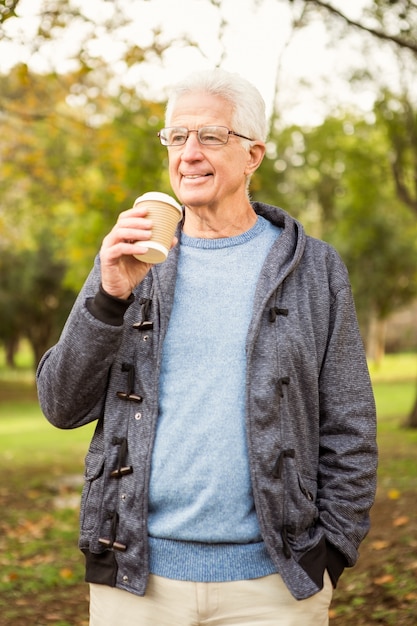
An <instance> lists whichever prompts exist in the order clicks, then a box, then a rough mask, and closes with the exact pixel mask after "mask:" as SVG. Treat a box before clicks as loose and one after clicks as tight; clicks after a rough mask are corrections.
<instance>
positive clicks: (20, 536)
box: [7, 514, 54, 543]
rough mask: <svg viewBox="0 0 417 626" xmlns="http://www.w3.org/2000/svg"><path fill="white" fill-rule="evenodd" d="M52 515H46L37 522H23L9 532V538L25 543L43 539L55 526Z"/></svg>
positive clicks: (25, 520)
mask: <svg viewBox="0 0 417 626" xmlns="http://www.w3.org/2000/svg"><path fill="white" fill-rule="evenodd" d="M53 523H54V519H53V517H52V515H49V514H48V515H44V516H42V517H41V518H40V519H38V520H36V521H32V520H30V519H23V520H21V521H20V522H19V523H18V524H17V525H16V526H15V527H13V528H9V529H8V530H7V536H8V537H10V538H13V539H16V540H17V541H19V542H20V543H25V542H27V541H31V540H33V539H42V538H43V537H44V535H45V534H46V532H48V531H49V530H50V528H51V527H52V526H53Z"/></svg>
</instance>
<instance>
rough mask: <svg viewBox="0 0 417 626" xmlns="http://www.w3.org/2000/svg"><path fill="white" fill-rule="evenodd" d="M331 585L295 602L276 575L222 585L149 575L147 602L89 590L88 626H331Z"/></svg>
mask: <svg viewBox="0 0 417 626" xmlns="http://www.w3.org/2000/svg"><path fill="white" fill-rule="evenodd" d="M331 598H332V584H331V582H330V578H329V576H328V574H327V572H326V573H325V578H324V587H323V590H322V591H321V592H320V593H318V594H316V595H314V596H312V597H311V598H308V599H307V600H295V599H294V598H293V596H292V595H291V594H290V592H289V591H288V589H287V587H286V586H285V584H284V583H283V581H282V579H281V577H280V576H279V575H278V574H272V575H271V576H265V577H264V578H255V579H254V580H243V581H237V582H223V583H194V582H184V581H178V580H169V579H167V578H161V577H160V576H154V575H151V576H150V579H149V584H148V587H147V590H146V594H145V596H143V597H141V596H136V595H134V594H132V593H129V592H127V591H122V590H120V589H116V588H112V587H107V586H104V585H95V584H91V585H90V626H116V625H117V626H203V625H204V626H227V625H229V624H233V625H234V626H328V623H329V618H328V612H329V605H330V601H331Z"/></svg>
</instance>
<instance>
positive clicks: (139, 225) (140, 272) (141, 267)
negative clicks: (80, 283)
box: [100, 208, 152, 298]
mask: <svg viewBox="0 0 417 626" xmlns="http://www.w3.org/2000/svg"><path fill="white" fill-rule="evenodd" d="M151 229H152V221H151V220H149V219H147V218H146V211H144V210H143V209H138V208H133V209H129V210H128V211H123V213H121V214H120V215H119V218H118V220H117V222H116V224H115V225H114V227H113V228H112V230H111V231H110V232H109V233H108V235H106V237H104V239H103V243H102V247H101V250H100V260H101V279H102V285H103V288H104V289H105V290H106V291H107V292H108V293H110V294H111V295H113V296H116V297H119V298H127V297H129V295H130V293H131V292H132V290H133V289H134V288H135V287H136V285H138V284H139V283H140V282H141V281H142V280H143V278H144V277H145V275H146V274H147V272H148V271H149V269H150V267H151V266H150V265H149V264H146V263H139V262H138V261H137V259H136V258H135V257H134V256H133V255H136V254H137V255H141V254H144V253H145V252H146V251H147V246H146V242H147V241H148V240H149V239H150V237H151Z"/></svg>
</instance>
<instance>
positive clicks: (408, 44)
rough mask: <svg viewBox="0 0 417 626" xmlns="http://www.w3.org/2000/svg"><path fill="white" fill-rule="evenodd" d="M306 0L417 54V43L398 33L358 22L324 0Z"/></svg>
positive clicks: (350, 23)
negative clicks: (389, 32)
mask: <svg viewBox="0 0 417 626" xmlns="http://www.w3.org/2000/svg"><path fill="white" fill-rule="evenodd" d="M304 1H305V2H306V3H310V4H315V5H316V6H318V7H321V8H323V9H325V10H326V11H328V12H329V13H331V14H332V15H336V16H337V17H339V18H341V19H342V20H344V21H345V22H346V23H347V24H349V26H354V27H355V28H359V29H361V30H363V31H366V32H367V33H369V34H371V35H373V36H374V37H377V38H378V39H382V40H384V41H390V42H392V43H395V44H397V46H399V47H401V48H406V49H408V50H411V51H412V52H413V53H414V54H415V55H417V43H414V42H412V41H407V40H406V39H403V38H402V37H397V36H396V35H390V34H388V33H385V32H384V31H382V30H378V29H376V28H371V27H370V26H365V24H362V23H361V22H357V21H356V20H352V19H350V18H349V17H347V15H345V14H344V13H342V12H341V11H339V9H336V8H335V7H334V6H332V5H331V4H329V3H328V2H322V1H321V0H304Z"/></svg>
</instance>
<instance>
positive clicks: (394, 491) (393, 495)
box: [387, 489, 401, 500]
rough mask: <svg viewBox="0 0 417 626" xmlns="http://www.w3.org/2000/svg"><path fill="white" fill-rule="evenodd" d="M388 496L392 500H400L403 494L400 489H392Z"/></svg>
mask: <svg viewBox="0 0 417 626" xmlns="http://www.w3.org/2000/svg"><path fill="white" fill-rule="evenodd" d="M387 495H388V498H389V499H390V500H399V498H400V496H401V493H400V492H399V491H398V489H390V490H389V491H388V494H387Z"/></svg>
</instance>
